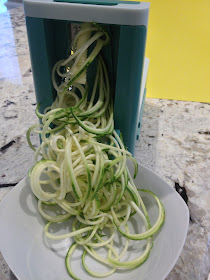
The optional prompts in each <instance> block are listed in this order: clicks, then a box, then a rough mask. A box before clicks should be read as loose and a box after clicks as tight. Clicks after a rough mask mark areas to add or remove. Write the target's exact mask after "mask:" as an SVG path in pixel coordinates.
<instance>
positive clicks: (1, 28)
mask: <svg viewBox="0 0 210 280" xmlns="http://www.w3.org/2000/svg"><path fill="white" fill-rule="evenodd" d="M0 34H1V35H0V122H1V133H0V187H1V188H0V200H1V199H2V198H3V196H5V195H6V194H7V193H8V192H9V191H10V190H11V189H12V188H13V186H14V185H15V184H17V183H18V182H19V181H20V180H21V179H22V178H23V177H24V176H26V174H27V170H28V168H29V167H30V166H31V165H32V164H33V152H32V151H31V150H30V148H29V147H28V145H27V143H26V137H25V133H26V130H27V128H28V127H29V126H30V125H32V124H35V123H37V120H36V117H35V114H34V110H35V106H36V101H35V95H34V87H33V80H32V74H31V64H30V58H29V50H28V44H27V36H26V28H25V21H24V14H23V8H22V7H20V8H15V9H11V10H10V11H7V12H5V13H3V14H0ZM198 94H199V93H198ZM135 156H136V158H137V160H138V161H139V162H140V163H143V164H144V165H145V166H147V167H149V168H150V169H152V170H153V171H154V172H156V173H157V174H159V176H160V177H161V178H163V179H164V180H165V181H166V182H168V183H169V185H170V186H171V187H174V186H175V183H178V184H179V185H180V186H184V187H185V188H186V189H187V194H188V197H189V203H188V205H189V209H190V215H191V221H190V226H189V232H188V236H187V240H186V243H185V246H184V249H183V251H182V254H181V256H180V258H179V259H178V261H177V264H176V265H175V267H174V269H173V270H172V271H171V273H170V274H169V276H168V277H167V280H207V279H208V274H209V271H210V219H209V213H210V104H202V103H195V102H181V101H168V100H158V99H146V101H145V107H144V113H143V119H142V127H141V135H140V140H139V141H137V143H136V152H135ZM0 238H1V237H0ZM0 279H1V280H14V279H16V278H15V276H14V275H13V274H12V272H11V271H10V269H9V268H8V266H7V264H6V263H5V261H4V259H3V257H2V256H1V254H0ZM37 280H38V279H37ZM157 280H160V279H157ZM161 280H162V279H161Z"/></svg>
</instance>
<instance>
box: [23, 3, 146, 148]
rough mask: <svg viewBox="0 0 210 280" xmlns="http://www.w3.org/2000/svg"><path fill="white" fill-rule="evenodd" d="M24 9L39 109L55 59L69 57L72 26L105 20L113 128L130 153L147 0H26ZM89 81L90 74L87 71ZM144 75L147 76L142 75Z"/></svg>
mask: <svg viewBox="0 0 210 280" xmlns="http://www.w3.org/2000/svg"><path fill="white" fill-rule="evenodd" d="M24 9H25V16H26V26H27V33H28V41H29V48H30V56H31V64H32V71H33V78H34V84H35V91H36V98H37V102H38V103H40V111H41V112H43V110H44V109H45V108H46V107H47V106H49V105H51V103H52V102H53V100H54V98H55V95H56V92H55V90H54V88H53V85H52V81H51V73H52V68H53V66H54V64H55V63H56V62H57V61H59V60H60V59H63V58H67V57H68V56H69V53H70V51H71V42H72V39H73V36H75V34H74V33H75V29H76V28H75V26H76V27H77V26H78V25H79V24H81V23H83V22H95V23H99V24H103V26H104V27H105V28H106V29H107V30H108V32H109V34H110V38H111V42H110V43H109V44H108V45H107V46H106V47H104V48H103V50H102V52H103V57H104V58H105V62H106V65H107V68H108V73H109V79H110V84H111V88H112V93H113V95H114V96H113V99H114V122H115V129H116V130H120V131H121V132H122V135H123V139H124V144H125V146H126V147H127V148H128V150H129V151H130V152H131V153H134V148H135V141H136V138H138V133H139V126H140V121H139V117H140V115H141V110H140V104H141V103H142V100H143V94H144V93H145V81H144V84H143V82H142V76H143V68H144V61H145V45H146V35H147V24H148V14H149V3H144V2H131V1H117V0H57V1H53V0H25V1H24ZM88 80H90V81H89V82H90V83H91V74H89V75H88ZM144 80H145V79H144Z"/></svg>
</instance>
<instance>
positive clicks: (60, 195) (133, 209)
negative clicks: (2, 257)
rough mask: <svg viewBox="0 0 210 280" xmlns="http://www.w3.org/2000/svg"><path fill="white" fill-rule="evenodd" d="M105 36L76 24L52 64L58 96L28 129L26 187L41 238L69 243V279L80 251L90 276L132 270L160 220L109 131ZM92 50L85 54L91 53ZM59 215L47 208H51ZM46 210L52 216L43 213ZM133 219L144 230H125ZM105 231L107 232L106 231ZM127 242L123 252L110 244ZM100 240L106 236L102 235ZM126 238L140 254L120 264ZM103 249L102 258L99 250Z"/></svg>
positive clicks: (128, 155)
mask: <svg viewBox="0 0 210 280" xmlns="http://www.w3.org/2000/svg"><path fill="white" fill-rule="evenodd" d="M109 40H110V38H109V34H108V33H107V32H106V31H105V30H104V29H103V28H102V27H101V26H99V25H97V24H95V23H84V24H81V29H80V31H79V33H78V34H77V35H76V36H75V39H74V41H73V43H72V52H71V55H70V56H69V57H68V58H67V59H63V60H61V61H58V62H57V63H56V64H55V66H54V67H53V69H52V83H53V86H54V88H55V89H56V91H57V96H56V98H55V100H54V102H53V103H52V105H51V106H50V107H48V108H46V109H45V113H44V114H41V113H40V112H39V105H38V106H37V109H36V114H37V116H38V118H40V119H41V124H39V125H34V126H32V127H31V128H29V130H28V132H27V135H26V136H27V139H28V143H29V146H30V147H31V148H32V150H33V151H34V152H35V161H36V163H35V165H34V166H33V167H32V168H31V169H30V172H29V177H30V184H31V189H32V192H33V193H34V195H35V196H36V197H37V199H38V211H39V213H40V214H41V216H42V217H43V218H44V219H45V220H46V221H47V224H46V225H45V227H44V233H45V235H46V236H47V237H48V238H51V239H54V240H60V239H65V238H72V239H74V243H73V244H72V245H71V247H70V248H69V250H68V252H67V255H66V260H65V263H66V268H67V271H68V273H69V275H70V276H71V277H72V278H73V279H79V278H78V277H77V276H76V274H75V273H74V272H73V270H72V266H71V260H72V255H73V254H74V251H75V250H77V247H78V246H80V247H82V248H83V255H82V260H81V261H82V265H83V267H84V270H85V271H86V272H87V273H89V274H90V275H91V276H93V277H97V278H102V277H107V276H109V275H111V274H113V273H115V272H116V271H118V270H121V269H127V270H129V269H134V268H136V267H138V266H139V265H141V264H142V263H143V262H145V261H146V259H147V258H148V256H149V254H150V251H151V249H152V246H153V241H152V237H153V236H154V234H156V233H157V232H158V231H159V229H160V228H161V226H162V224H163V222H164V217H165V213H164V208H163V205H162V204H161V202H160V200H159V199H158V197H157V196H156V195H155V194H153V193H152V192H150V191H146V190H140V191H142V192H146V193H148V194H149V195H150V196H151V197H153V199H154V201H155V202H156V203H157V206H158V209H159V215H158V218H157V220H156V222H155V223H154V224H153V225H151V223H150V220H149V216H148V213H147V210H146V207H145V204H144V202H143V200H142V198H141V195H140V192H139V190H138V189H137V187H136V186H135V183H134V181H133V177H132V176H131V174H130V172H129V170H128V168H127V165H126V161H127V159H128V158H130V159H131V160H132V162H133V164H134V168H135V173H134V178H135V176H136V174H137V172H138V170H137V169H138V164H137V162H136V160H135V159H134V158H133V157H132V155H131V153H130V152H129V151H127V150H126V148H125V146H124V144H123V141H122V136H121V135H120V136H119V135H118V134H117V133H116V132H115V130H114V120H113V96H112V93H111V89H110V84H109V75H108V71H107V68H106V63H105V61H104V58H103V55H102V52H101V50H102V48H103V47H104V46H105V45H107V44H108V43H109ZM89 47H91V51H90V48H89ZM93 60H95V61H96V64H97V70H96V75H95V80H94V83H93V88H92V90H91V92H90V88H89V85H88V81H87V70H88V66H89V65H90V64H91V63H92V61H93ZM32 132H34V133H36V134H39V135H40V138H41V144H40V146H39V147H38V148H36V147H35V146H33V144H32V142H31V139H30V135H31V133H32ZM55 207H56V209H57V207H58V208H59V211H58V210H53V209H55ZM49 209H51V211H48V210H49ZM134 214H135V215H137V216H138V217H139V220H140V223H142V224H143V225H144V227H145V231H143V232H140V233H136V234H133V233H130V230H129V226H128V222H129V220H130V217H131V216H133V215H134ZM70 219H72V220H73V223H72V228H71V230H70V231H69V232H68V233H65V234H54V231H52V230H51V225H53V224H62V223H63V222H65V223H68V222H70ZM107 232H108V233H109V234H107ZM117 236H121V237H122V238H124V239H125V242H124V246H123V248H122V250H121V252H118V251H117V248H116V247H115V245H114V244H115V239H116V238H117ZM103 237H105V239H104V238H103ZM130 240H145V241H146V246H145V248H144V252H143V253H142V254H141V255H139V256H138V257H137V258H136V259H134V260H131V261H123V257H125V256H126V255H127V253H128V248H129V242H130ZM102 247H103V248H104V249H106V252H107V253H106V257H104V256H102V255H100V254H99V253H98V252H97V249H98V248H102ZM87 255H89V256H91V257H92V258H93V259H94V260H96V261H97V262H100V263H101V264H104V265H106V266H108V267H109V271H107V272H103V273H101V272H100V273H99V272H95V271H93V270H92V269H90V268H89V267H88V265H87V262H86V256H87Z"/></svg>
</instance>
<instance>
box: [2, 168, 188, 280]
mask: <svg viewBox="0 0 210 280" xmlns="http://www.w3.org/2000/svg"><path fill="white" fill-rule="evenodd" d="M131 169H132V167H131ZM135 182H136V185H137V186H138V187H139V188H144V189H148V190H151V191H153V192H154V193H155V194H156V195H157V196H158V197H159V198H160V199H161V201H162V203H163V206H164V208H165V214H166V217H165V223H164V225H163V227H162V229H161V231H160V232H159V234H157V235H156V237H155V239H154V245H153V248H152V251H151V253H150V256H149V258H148V260H147V261H146V262H145V263H144V264H143V265H142V266H140V267H138V268H136V269H134V270H131V271H121V272H117V273H115V274H114V275H112V276H110V277H107V278H105V279H107V280H124V279H132V280H137V279H138V280H163V279H165V278H166V276H167V275H168V274H169V272H170V271H171V269H172V268H173V266H174V265H175V263H176V261H177V259H178V257H179V255H180V253H181V250H182V248H183V245H184V242H185V238H186V235H187V229H188V222H189V212H188V208H187V206H186V204H185V202H184V201H183V199H182V198H181V197H180V196H179V195H178V194H177V193H176V191H175V190H173V189H172V188H171V187H170V186H169V185H168V184H166V183H165V182H164V181H163V180H162V179H160V178H159V177H158V176H157V175H156V174H154V173H153V172H151V171H150V170H149V169H147V168H145V167H144V166H142V165H139V173H138V176H137V178H136V180H135ZM36 205H37V201H36V199H35V198H34V196H33V195H32V193H31V190H30V184H29V180H28V179H27V178H25V179H24V180H22V181H21V182H20V183H19V184H18V185H17V186H16V187H15V188H14V189H13V190H12V191H11V192H10V193H9V194H8V195H7V196H6V197H5V198H4V199H3V200H2V202H1V204H0V250H1V252H2V255H3V256H4V258H5V260H6V262H7V263H8V265H9V266H10V268H11V270H12V271H13V272H14V274H15V275H16V276H17V278H18V279H19V280H46V279H47V280H70V279H71V277H70V276H69V275H68V274H67V272H66V269H65V262H64V256H65V254H66V252H67V250H68V246H69V244H70V240H64V241H59V242H58V241H56V242H55V241H53V242H52V241H48V240H46V238H45V237H44V235H43V225H44V224H45V222H44V220H43V219H42V218H41V217H40V215H39V214H38V212H37V206H36ZM148 208H149V215H150V216H153V218H152V220H154V218H155V216H156V215H157V214H156V213H155V212H156V210H157V208H156V206H153V205H151V204H149V205H148ZM137 219H138V217H137ZM136 244H137V245H135V246H134V247H132V250H133V252H134V253H132V257H136V256H137V253H138V254H139V252H140V247H141V244H140V241H137V243H136ZM138 246H140V247H138ZM138 248H139V249H138ZM134 249H135V250H134ZM74 259H75V261H73V270H74V271H75V273H76V274H77V275H78V276H79V277H80V278H81V279H82V280H84V279H85V280H91V279H96V278H92V277H90V276H89V275H88V274H86V273H85V272H84V271H83V268H82V265H81V262H80V258H79V257H78V256H75V258H74ZM89 263H90V264H91V261H90V262H89ZM95 268H96V269H99V268H100V267H99V266H97V265H95Z"/></svg>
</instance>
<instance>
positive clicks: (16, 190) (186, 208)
mask: <svg viewBox="0 0 210 280" xmlns="http://www.w3.org/2000/svg"><path fill="white" fill-rule="evenodd" d="M128 165H130V164H128ZM138 165H139V166H140V167H141V168H142V169H145V170H146V171H147V172H149V173H152V175H153V176H155V177H156V178H158V180H160V181H162V183H163V184H164V185H165V186H167V187H168V188H169V189H170V191H171V192H172V193H173V195H175V196H176V199H178V200H179V202H180V203H181V205H182V207H183V209H184V215H185V219H186V221H189V208H188V206H187V205H186V203H185V202H184V200H183V198H182V197H181V196H180V195H179V194H178V193H177V192H176V190H175V189H174V188H173V187H171V186H170V185H169V184H168V183H167V182H165V181H164V180H163V179H162V178H161V177H160V176H159V175H158V174H156V173H155V172H154V171H152V170H151V169H150V168H148V167H146V166H145V165H143V164H141V163H138ZM28 180H29V178H28V176H25V177H24V178H23V179H22V180H21V181H20V182H19V183H18V184H16V185H15V186H14V188H13V189H12V190H11V191H9V192H8V193H7V194H6V195H5V197H3V199H2V200H1V201H0V220H1V208H3V207H4V204H5V203H6V202H7V200H8V198H9V197H11V196H13V193H14V192H18V190H19V189H21V186H22V185H24V184H27V181H28ZM29 184H30V183H29ZM37 214H39V213H38V212H37ZM188 229H189V222H188V223H186V224H185V227H184V230H183V232H184V234H183V238H182V241H181V245H180V246H179V250H177V253H176V258H174V260H173V262H171V264H170V266H169V268H168V269H167V271H166V272H165V274H164V275H163V277H164V278H163V279H165V278H166V277H167V276H168V275H169V274H170V272H171V271H172V269H173V267H174V266H175V264H176V262H177V260H178V258H179V257H180V255H181V252H182V250H183V247H184V244H185V242H186V237H187V233H188ZM1 242H2V238H0V251H1V254H2V256H3V258H4V260H5V261H6V263H7V265H8V266H9V268H10V270H11V271H12V272H13V274H14V275H15V276H16V278H17V279H18V280H22V279H21V278H20V276H19V275H18V274H19V272H18V271H16V268H15V267H13V265H12V266H11V265H10V261H9V255H8V256H7V254H6V253H5V251H4V250H3V251H2V249H1ZM104 279H108V278H104Z"/></svg>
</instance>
